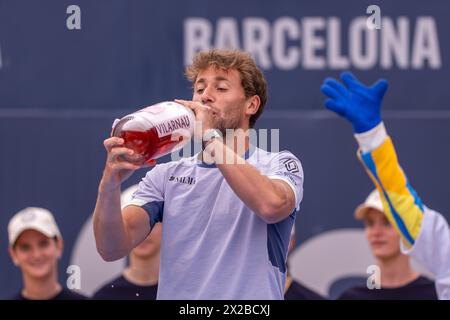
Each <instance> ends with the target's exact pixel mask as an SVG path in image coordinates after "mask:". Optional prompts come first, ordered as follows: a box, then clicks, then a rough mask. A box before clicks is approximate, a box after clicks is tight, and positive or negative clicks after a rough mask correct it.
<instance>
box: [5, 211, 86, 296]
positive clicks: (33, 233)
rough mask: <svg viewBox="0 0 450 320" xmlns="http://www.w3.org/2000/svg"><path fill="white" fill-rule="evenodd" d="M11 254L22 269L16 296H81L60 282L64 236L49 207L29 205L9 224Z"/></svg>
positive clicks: (16, 264)
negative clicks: (20, 281) (20, 283)
mask: <svg viewBox="0 0 450 320" xmlns="http://www.w3.org/2000/svg"><path fill="white" fill-rule="evenodd" d="M8 238H9V248H8V249H9V254H10V256H11V259H12V261H13V263H14V265H15V266H17V267H18V268H20V271H21V272H22V280H23V288H22V289H21V290H20V292H19V293H17V294H16V295H15V296H14V297H13V298H12V299H14V300H82V299H86V297H84V296H83V295H81V294H79V293H76V292H74V291H73V290H69V289H67V288H65V287H64V286H62V285H61V284H60V283H59V282H58V260H59V259H61V256H62V253H63V239H62V236H61V233H60V231H59V228H58V225H57V224H56V222H55V219H54V218H53V215H52V214H51V212H50V211H48V210H47V209H44V208H36V207H28V208H25V209H23V210H21V211H19V212H17V213H16V214H15V215H14V216H13V217H12V218H11V220H10V221H9V224H8Z"/></svg>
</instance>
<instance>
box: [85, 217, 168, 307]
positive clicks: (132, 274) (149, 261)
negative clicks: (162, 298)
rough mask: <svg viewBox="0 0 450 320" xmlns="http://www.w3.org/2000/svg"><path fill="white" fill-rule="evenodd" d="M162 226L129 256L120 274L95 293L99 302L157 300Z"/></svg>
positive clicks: (159, 224)
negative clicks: (127, 263) (126, 265)
mask: <svg viewBox="0 0 450 320" xmlns="http://www.w3.org/2000/svg"><path fill="white" fill-rule="evenodd" d="M161 229H162V226H161V223H157V224H155V226H154V227H153V230H152V232H151V233H150V234H149V235H148V236H147V238H146V239H145V240H144V241H143V242H142V243H141V244H139V245H138V246H137V247H136V248H134V249H133V250H132V251H131V253H130V255H129V266H128V267H127V268H126V269H125V270H124V271H123V272H122V274H121V275H120V276H119V277H118V278H116V279H114V280H112V281H111V282H109V283H107V284H105V285H104V286H102V287H101V288H100V289H99V290H98V291H97V292H95V293H94V295H93V297H92V298H93V299H98V300H115V299H118V300H156V293H157V291H158V277H159V258H160V249H161Z"/></svg>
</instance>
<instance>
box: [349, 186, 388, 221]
mask: <svg viewBox="0 0 450 320" xmlns="http://www.w3.org/2000/svg"><path fill="white" fill-rule="evenodd" d="M370 209H376V210H378V211H380V212H381V213H383V212H384V209H383V203H382V202H381V198H380V193H379V192H378V190H377V189H375V190H373V191H372V192H371V193H370V194H369V196H368V197H367V198H366V201H364V203H362V204H360V205H359V206H358V207H357V208H356V210H355V219H356V220H363V219H364V217H365V215H366V214H367V212H368V211H369V210H370Z"/></svg>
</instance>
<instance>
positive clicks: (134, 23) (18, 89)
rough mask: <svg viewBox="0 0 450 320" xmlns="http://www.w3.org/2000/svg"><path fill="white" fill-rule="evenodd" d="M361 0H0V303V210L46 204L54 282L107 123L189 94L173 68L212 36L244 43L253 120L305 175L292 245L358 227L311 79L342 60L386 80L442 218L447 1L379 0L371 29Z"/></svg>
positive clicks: (91, 184) (2, 225)
mask: <svg viewBox="0 0 450 320" xmlns="http://www.w3.org/2000/svg"><path fill="white" fill-rule="evenodd" d="M72 4H76V5H78V6H79V8H80V9H81V29H80V30H69V29H68V28H67V26H66V22H67V19H68V18H69V17H70V15H71V14H67V13H66V9H67V7H68V6H69V5H72ZM370 4H372V3H371V1H360V0H358V1H356V0H355V1H350V0H347V1H339V2H334V1H331V0H330V1H325V0H316V1H314V2H310V1H302V2H300V1H276V2H275V1H257V0H253V1H229V2H226V3H223V2H222V3H218V2H217V3H215V2H212V1H206V0H196V1H193V0H190V1H182V2H178V1H174V0H165V1H132V2H130V1H118V0H113V1H112V0H111V1H65V0H60V1H0V145H1V146H2V151H1V157H0V246H1V248H2V250H0V266H1V267H0V269H1V270H2V272H0V284H1V285H0V297H1V298H6V297H8V296H10V295H12V294H13V293H14V292H16V291H17V290H18V289H19V288H20V273H19V272H18V270H17V269H16V268H15V267H14V266H13V265H12V263H11V261H10V259H9V257H8V255H7V250H6V248H7V233H6V226H7V223H8V221H9V219H10V217H11V216H12V215H13V214H14V213H15V212H17V211H18V210H20V209H22V208H24V207H27V206H39V207H45V208H48V209H49V210H51V211H52V212H53V213H54V215H55V217H56V219H57V221H58V223H59V224H60V228H61V230H62V232H63V235H64V239H65V251H64V257H63V259H62V261H61V272H60V277H61V279H62V281H64V279H66V277H67V275H66V274H65V270H66V268H67V266H68V265H69V264H70V257H71V252H72V247H73V244H74V243H75V241H76V239H77V237H78V235H79V232H80V229H81V227H82V225H83V224H84V223H85V221H86V220H87V219H88V218H89V216H90V214H91V213H92V210H93V208H94V205H95V199H96V195H97V186H98V182H99V179H100V177H101V174H102V170H103V165H104V162H105V151H104V148H103V145H102V141H103V140H104V139H105V138H106V137H107V136H108V135H109V133H110V128H111V123H112V121H113V120H114V119H115V118H116V117H120V116H122V115H124V114H126V113H128V112H130V111H133V110H136V109H138V108H140V107H142V106H145V105H150V104H153V103H156V102H159V101H162V100H172V99H174V98H177V97H179V98H189V97H190V95H191V93H190V92H191V90H190V87H189V83H188V82H187V81H186V80H185V79H184V76H183V68H184V66H185V63H186V61H188V60H189V58H190V57H191V56H192V54H194V53H195V51H196V50H199V49H206V48H210V47H214V46H221V47H224V46H226V47H238V48H241V49H244V50H247V51H250V52H251V53H252V54H253V56H254V57H255V59H256V60H257V62H258V64H259V65H260V66H261V68H262V69H263V71H264V73H265V75H266V77H267V79H268V82H269V102H268V105H267V107H266V111H265V113H264V114H263V116H262V118H261V120H260V121H259V122H258V127H260V128H280V140H281V149H289V150H291V151H292V152H293V153H294V154H296V155H297V156H298V157H299V158H300V160H301V161H302V163H303V167H304V172H305V185H304V188H305V194H304V201H303V204H302V207H301V210H300V214H299V216H298V217H299V219H298V221H297V237H298V244H299V245H301V244H302V243H304V242H305V241H306V240H308V239H310V238H312V237H314V236H317V235H320V234H321V233H323V232H325V231H329V230H334V229H340V228H359V227H360V225H359V224H358V223H357V222H355V221H354V220H353V219H352V212H353V210H354V208H355V207H356V206H357V205H358V204H359V203H360V202H361V201H363V199H364V198H365V196H366V195H367V194H368V193H369V192H370V190H371V188H372V186H371V184H370V182H369V179H368V178H367V177H366V175H365V173H364V171H363V169H362V167H361V165H360V164H359V163H358V161H357V159H356V157H355V153H356V143H355V141H354V139H353V138H352V131H351V128H350V126H348V125H347V124H346V123H344V122H343V121H342V120H340V119H337V118H336V117H335V116H333V115H332V114H331V113H329V112H328V111H326V110H323V106H322V102H323V96H322V95H321V93H320V91H319V87H320V83H321V82H322V80H323V79H324V77H326V76H337V75H338V74H339V73H340V72H341V71H342V70H344V69H350V70H352V71H354V72H355V74H356V75H357V76H358V77H360V79H362V80H363V81H365V82H373V81H375V80H376V79H377V78H379V77H385V78H387V79H388V80H389V82H390V89H389V91H388V94H387V95H386V98H385V104H384V107H383V110H384V111H383V112H384V113H383V114H384V118H385V120H386V123H387V125H388V130H389V132H390V134H391V135H392V137H393V139H394V142H395V143H396V146H397V149H398V152H399V155H400V161H401V163H402V164H403V166H404V168H405V170H406V172H407V173H408V174H409V178H410V180H411V183H412V184H413V186H414V187H415V188H416V190H417V191H418V193H419V195H421V197H422V199H423V201H424V202H425V203H426V204H427V205H428V206H430V207H432V208H434V209H436V210H439V211H440V212H442V213H443V214H444V215H446V216H447V218H450V204H449V201H448V199H449V196H450V193H449V189H448V186H447V183H446V182H447V180H449V178H450V171H449V170H448V168H447V165H448V163H450V150H449V147H448V145H449V144H448V139H449V138H450V103H449V102H448V101H449V100H450V90H448V84H449V83H450V72H449V69H448V57H449V56H450V55H449V45H450V44H449V41H448V30H450V23H449V20H448V14H449V12H450V10H449V9H450V3H448V1H438V0H429V1H427V6H426V7H425V6H424V5H423V3H422V2H421V1H414V2H411V1H403V0H402V1H395V3H394V2H392V1H378V3H377V4H378V5H379V6H380V8H381V17H382V20H381V22H382V25H381V29H379V30H368V29H367V27H366V26H365V21H366V19H367V17H368V16H369V15H368V14H366V8H367V7H368V6H369V5H370ZM165 160H167V159H165ZM143 175H144V172H138V173H136V174H135V175H134V176H132V178H130V180H129V181H127V182H126V184H125V186H129V185H132V184H134V183H137V182H138V181H139V180H140V178H141V177H142V176H143ZM323 254H327V252H326V248H324V252H323ZM363 272H364V271H363Z"/></svg>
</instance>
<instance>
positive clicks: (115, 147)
mask: <svg viewBox="0 0 450 320" xmlns="http://www.w3.org/2000/svg"><path fill="white" fill-rule="evenodd" d="M103 145H104V146H105V149H106V151H107V158H106V165H105V170H104V171H103V178H102V181H101V184H100V185H101V187H102V188H103V189H114V188H117V187H120V185H121V184H122V182H124V181H125V180H126V179H128V178H129V177H130V176H131V175H132V174H133V172H134V171H136V170H138V169H140V168H144V167H151V166H154V165H155V164H156V161H155V160H150V161H148V162H146V163H144V164H141V163H140V162H139V160H140V159H139V158H140V155H137V154H135V153H134V151H133V150H132V149H129V148H126V147H125V146H124V140H123V139H122V138H118V137H111V138H108V139H106V140H105V141H104V142H103Z"/></svg>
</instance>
